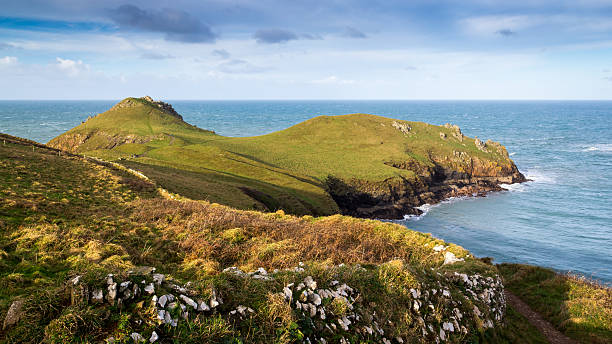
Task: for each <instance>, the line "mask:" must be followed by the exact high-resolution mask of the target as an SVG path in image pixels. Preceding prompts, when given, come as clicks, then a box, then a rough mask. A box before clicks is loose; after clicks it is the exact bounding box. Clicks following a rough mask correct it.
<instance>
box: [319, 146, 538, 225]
mask: <svg viewBox="0 0 612 344" xmlns="http://www.w3.org/2000/svg"><path fill="white" fill-rule="evenodd" d="M491 147H494V148H495V149H496V150H497V151H498V152H500V153H501V154H502V155H503V156H505V157H507V155H508V153H507V152H506V150H505V148H504V147H503V146H501V145H499V144H497V143H491ZM430 158H431V160H432V161H433V164H431V165H427V164H425V163H423V162H420V161H417V160H408V161H391V162H387V163H386V164H387V165H389V166H392V167H395V168H397V169H402V170H408V171H412V172H414V173H415V175H416V176H415V177H414V178H411V179H408V178H402V177H397V178H390V179H387V180H383V181H379V182H370V181H364V180H358V179H351V180H343V179H339V178H335V177H333V176H330V177H328V178H327V180H326V187H327V191H328V192H329V193H330V195H331V196H332V197H333V199H334V200H335V201H336V203H337V204H338V206H339V207H340V209H341V211H342V213H343V214H346V215H351V216H355V217H365V218H386V219H401V218H403V217H404V216H405V215H419V214H420V213H421V210H419V209H417V207H419V206H421V205H423V204H435V203H438V202H440V201H442V200H444V199H447V198H450V197H459V196H478V195H484V194H485V193H487V192H490V191H501V190H503V189H502V187H501V186H500V184H512V183H521V182H524V181H526V179H525V177H524V176H523V175H522V174H521V173H520V172H519V171H518V168H517V167H516V165H515V164H514V163H513V162H512V161H511V160H510V159H505V160H502V161H496V160H485V159H483V158H479V157H476V156H471V155H469V154H468V153H466V152H460V151H453V155H452V156H432V157H430Z"/></svg>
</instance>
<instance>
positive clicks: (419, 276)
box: [0, 136, 543, 343]
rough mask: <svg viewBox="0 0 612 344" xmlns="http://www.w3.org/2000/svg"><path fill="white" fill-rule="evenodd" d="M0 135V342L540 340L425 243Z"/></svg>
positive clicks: (462, 266) (447, 253)
mask: <svg viewBox="0 0 612 344" xmlns="http://www.w3.org/2000/svg"><path fill="white" fill-rule="evenodd" d="M0 139H2V141H3V143H2V144H1V145H0V200H1V201H0V286H1V288H0V317H1V318H2V319H5V322H4V324H3V325H4V326H3V329H2V331H0V342H7V343H21V342H24V343H40V342H47V343H69V342H75V343H76V342H79V343H83V342H101V341H105V340H106V341H109V340H111V338H112V340H114V342H115V343H133V342H140V341H141V339H143V340H146V341H148V340H149V339H150V338H157V339H156V342H160V343H170V342H179V343H202V342H204V343H241V342H244V343H251V342H256V343H270V342H277V343H292V342H303V341H305V340H306V339H308V341H310V342H316V341H319V342H323V339H324V340H325V342H327V343H339V342H344V341H349V342H353V343H357V342H359V343H378V342H383V341H385V340H388V341H390V342H393V343H398V342H405V343H406V342H408V343H429V342H434V341H436V340H440V338H442V337H443V338H444V340H443V341H445V342H450V343H459V342H466V341H467V342H482V343H486V342H492V343H503V342H508V343H510V342H512V343H541V342H543V340H542V337H541V336H540V335H539V334H538V333H537V332H536V331H535V330H534V329H533V328H532V327H530V326H529V325H528V324H527V323H526V322H525V321H524V319H523V318H521V316H520V315H518V314H516V313H514V312H513V311H512V310H509V311H508V313H507V314H508V315H507V316H504V309H505V304H504V299H503V296H502V294H501V293H502V291H503V288H502V286H501V284H500V279H499V277H498V275H497V271H496V269H495V267H493V266H491V265H487V264H485V263H483V262H481V261H480V260H478V259H475V258H474V257H473V256H471V255H470V254H469V252H467V251H466V250H464V249H463V248H461V247H458V246H456V245H453V244H448V243H445V242H443V241H441V240H438V239H435V238H433V237H431V236H430V235H428V234H422V233H419V232H414V231H410V230H407V229H406V228H404V227H402V226H399V225H395V224H391V223H384V222H379V221H373V220H361V219H355V218H351V217H346V216H340V215H334V216H330V217H319V218H314V217H312V216H303V217H297V216H292V215H285V214H284V213H283V212H282V211H278V212H276V213H262V212H256V211H244V210H236V209H232V208H229V207H226V206H222V205H217V204H212V203H208V202H203V201H200V202H196V201H192V200H189V199H186V198H184V197H182V196H180V195H175V194H172V193H169V192H167V191H166V190H163V189H160V188H158V186H157V185H155V183H154V182H152V181H151V180H149V179H148V178H146V177H143V176H139V175H138V174H137V173H134V172H133V171H129V170H127V169H125V168H124V167H122V166H121V165H117V164H109V163H105V162H101V161H97V160H93V159H87V158H83V157H80V156H73V155H68V154H66V153H65V152H61V151H58V150H55V149H50V148H46V147H44V146H41V145H35V144H34V143H32V142H29V141H25V140H20V139H17V138H13V137H9V136H2V137H0ZM178 199H181V200H178ZM453 257H455V258H457V259H459V261H456V262H454V263H452V264H445V260H446V261H448V260H449V259H450V260H454V259H451V258H453ZM447 263H448V262H447ZM109 274H112V275H109ZM170 295H172V296H170ZM162 300H163V302H162ZM193 305H195V306H193ZM451 329H452V330H451ZM436 338H437V339H436Z"/></svg>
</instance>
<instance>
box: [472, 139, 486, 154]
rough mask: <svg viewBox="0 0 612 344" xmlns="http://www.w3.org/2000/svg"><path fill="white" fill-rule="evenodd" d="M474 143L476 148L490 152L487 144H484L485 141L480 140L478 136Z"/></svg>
mask: <svg viewBox="0 0 612 344" xmlns="http://www.w3.org/2000/svg"><path fill="white" fill-rule="evenodd" d="M474 144H475V145H476V148H478V150H481V151H483V152H488V150H487V147H486V145H485V144H484V142H482V141H480V139H478V137H476V138H474Z"/></svg>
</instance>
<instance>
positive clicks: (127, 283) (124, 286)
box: [119, 281, 132, 293]
mask: <svg viewBox="0 0 612 344" xmlns="http://www.w3.org/2000/svg"><path fill="white" fill-rule="evenodd" d="M131 284H132V282H130V281H125V282H121V284H120V285H119V292H120V293H123V292H124V291H125V290H126V289H127V288H129V287H130V285H131Z"/></svg>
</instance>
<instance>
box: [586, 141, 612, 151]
mask: <svg viewBox="0 0 612 344" xmlns="http://www.w3.org/2000/svg"><path fill="white" fill-rule="evenodd" d="M582 151H583V152H612V143H602V144H594V145H590V146H588V147H587V148H585V149H583V150H582Z"/></svg>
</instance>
